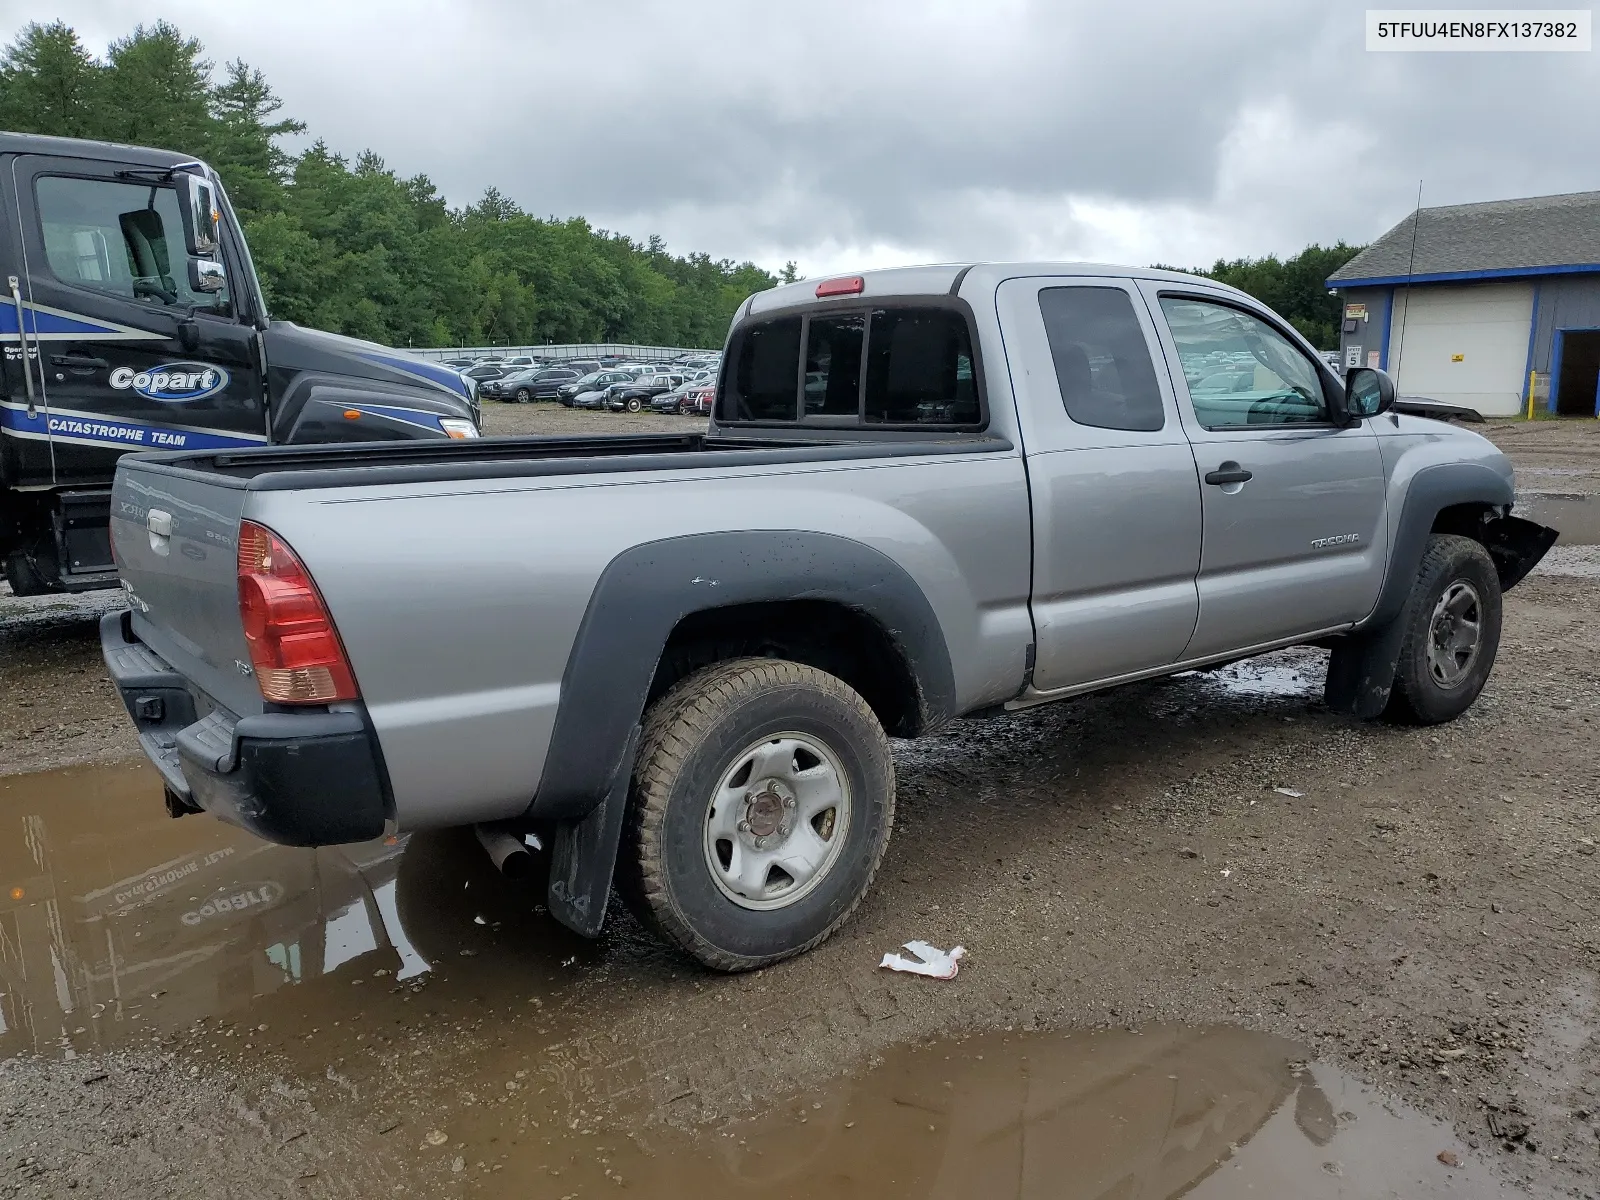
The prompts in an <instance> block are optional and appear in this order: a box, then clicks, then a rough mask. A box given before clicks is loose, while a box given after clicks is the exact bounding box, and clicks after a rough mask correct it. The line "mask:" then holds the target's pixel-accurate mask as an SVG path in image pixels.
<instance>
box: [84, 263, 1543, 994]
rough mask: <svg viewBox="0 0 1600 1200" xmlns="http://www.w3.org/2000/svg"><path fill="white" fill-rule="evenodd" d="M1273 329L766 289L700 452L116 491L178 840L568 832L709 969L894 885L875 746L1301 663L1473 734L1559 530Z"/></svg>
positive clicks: (920, 289)
mask: <svg viewBox="0 0 1600 1200" xmlns="http://www.w3.org/2000/svg"><path fill="white" fill-rule="evenodd" d="M1393 401H1394V392H1393V387H1392V385H1391V384H1390V382H1389V380H1388V379H1387V377H1386V376H1384V375H1383V374H1381V373H1380V372H1377V371H1370V370H1353V371H1351V373H1350V375H1349V378H1348V380H1347V381H1346V382H1345V383H1341V382H1340V380H1339V379H1338V378H1337V377H1336V376H1334V375H1333V374H1332V373H1330V371H1329V370H1328V368H1327V366H1326V364H1325V363H1323V361H1322V360H1321V359H1320V358H1319V356H1318V355H1317V354H1316V352H1315V351H1314V350H1313V348H1312V347H1311V346H1310V345H1309V344H1308V343H1306V342H1305V340H1304V339H1302V338H1301V337H1300V336H1299V335H1298V334H1296V333H1295V331H1294V330H1293V329H1292V328H1291V327H1290V326H1289V325H1288V324H1287V323H1286V322H1285V321H1283V320H1281V319H1280V318H1278V317H1277V316H1275V315H1274V314H1273V313H1272V312H1271V311H1269V310H1267V309H1265V308H1263V307H1262V306H1261V305H1260V304H1258V303H1256V302H1255V301H1253V300H1252V299H1251V298H1250V297H1248V296H1246V295H1244V294H1242V293H1240V292H1238V291H1235V290H1232V289H1230V288H1227V287H1223V286H1221V285H1219V284H1216V283H1212V282H1209V281H1207V280H1203V279H1197V278H1193V277H1190V276H1186V275H1180V274H1173V273H1166V272H1159V271H1135V270H1126V269H1120V268H1107V267H1095V266H1084V265H1081V264H1070V265H1063V264H1030V265H1016V264H1010V265H977V266H970V267H954V266H950V267H919V268H910V269H904V270H890V271H878V272H870V273H867V274H864V275H861V276H852V277H848V278H841V279H829V280H825V281H823V282H821V283H816V282H806V283H797V284H792V285H788V286H784V287H779V288H775V289H773V290H771V291H766V292H762V293H760V294H758V295H756V296H753V297H752V298H751V299H750V300H749V301H747V302H746V303H745V304H744V305H743V307H742V308H741V309H740V311H739V312H738V314H737V316H736V318H735V320H734V322H733V324H732V327H731V329H730V331H729V336H728V342H727V351H726V357H725V359H724V363H723V367H722V371H721V377H720V380H719V383H718V392H717V398H716V405H715V411H714V414H713V419H712V422H711V426H710V430H709V432H707V433H706V434H704V435H700V434H690V435H684V436H677V435H659V436H658V435H640V436H621V437H604V438H574V437H550V438H509V439H490V440H486V441H481V442H462V443H435V442H426V443H406V444H398V443H394V444H380V445H370V446H356V447H293V448H273V449H263V450H248V451H240V452H233V451H228V452H211V453H175V454H153V455H139V456H132V457H128V458H124V459H123V460H122V463H121V466H120V468H119V470H118V472H117V477H116V485H115V492H114V497H113V505H112V517H113V524H112V531H113V543H114V546H115V549H116V556H117V562H118V564H119V567H120V570H121V577H122V580H123V584H124V587H125V589H126V592H127V598H128V602H129V608H128V610H127V611H126V612H121V613H115V614H112V615H110V616H108V617H107V618H106V619H105V621H104V624H103V627H102V640H103V643H104V652H105V659H106V663H107V665H108V666H109V668H110V671H111V674H112V676H113V678H114V679H115V681H116V683H117V685H118V687H119V688H120V689H121V692H122V695H123V697H124V699H125V701H126V703H127V707H128V711H129V713H130V714H131V715H132V717H133V719H134V721H135V722H136V723H137V725H138V728H139V732H140V740H141V742H142V744H143V746H144V748H145V750H146V752H147V753H148V755H149V756H150V758H151V760H152V761H153V762H154V763H155V764H156V766H157V767H158V768H159V769H160V771H161V773H162V775H163V777H164V778H165V781H166V788H167V797H166V799H167V804H168V806H169V808H170V809H171V811H172V812H173V813H174V814H181V813H184V812H193V811H200V810H205V811H207V812H210V813H213V814H215V815H216V816H219V817H221V818H222V819H224V820H227V821H232V822H235V823H237V824H239V825H242V826H244V827H246V828H248V829H252V830H254V831H255V832H257V833H258V834H260V835H261V836H262V837H265V838H270V839H272V840H274V841H279V842H285V843H289V844H293V845H323V844H330V843H338V842H348V841H356V840H361V839H366V838H373V837H377V836H379V835H381V834H384V833H386V832H394V831H397V830H410V829H421V828H428V827H438V826H452V825H474V826H477V827H478V834H479V837H480V839H481V840H482V841H483V842H484V845H485V847H486V848H487V849H488V850H489V852H490V854H491V856H492V857H494V858H495V860H496V862H498V863H501V864H502V865H503V866H504V867H505V868H506V869H508V870H515V869H517V868H519V867H524V868H525V867H526V865H527V861H528V854H527V852H526V850H525V849H524V847H525V845H529V844H532V843H533V842H534V841H536V840H538V839H544V840H545V841H546V842H548V844H549V845H550V851H551V861H550V864H549V869H550V879H549V884H548V891H549V900H550V906H551V909H552V911H553V912H554V913H555V914H556V915H557V916H558V917H559V918H560V919H561V920H562V921H564V922H566V923H567V924H569V925H571V926H572V927H573V928H575V929H578V930H580V931H582V932H585V933H588V934H594V933H595V932H597V931H598V929H599V927H600V923H601V921H602V919H603V917H604V914H605V908H606V903H607V898H608V896H609V894H610V890H611V886H612V883H613V874H614V873H615V877H616V883H617V884H618V887H619V890H620V891H621V892H622V893H623V895H624V898H625V899H626V900H627V901H628V902H629V903H630V904H631V906H632V907H633V908H634V910H635V911H636V912H638V913H639V915H640V916H641V917H642V918H643V919H644V920H645V921H646V922H647V923H648V924H650V925H651V926H652V927H653V928H655V929H656V930H658V931H659V932H660V933H661V934H662V935H663V936H664V937H666V938H667V939H669V940H670V941H671V942H673V943H675V944H676V945H678V946H680V947H682V948H683V949H684V950H685V951H687V952H688V953H689V954H690V955H692V956H694V957H695V958H697V959H699V960H700V961H701V962H703V963H705V964H707V965H709V966H711V967H714V968H718V969H723V970H742V969H747V968H751V967H755V966H759V965H761V964H764V963H768V962H772V961H774V960H776V959H779V958H782V957H784V956H787V955H791V954H795V953H797V952H800V951H803V950H805V949H807V948H809V947H811V946H814V945H816V944H817V943H818V942H820V941H821V940H822V939H824V938H826V937H827V936H828V935H829V934H830V933H831V932H832V931H833V930H834V929H836V928H837V927H838V926H839V924H840V923H841V922H843V921H844V920H845V919H846V918H847V917H848V916H849V914H850V912H851V911H852V910H853V909H854V907H855V906H856V904H857V903H858V902H859V901H860V899H861V897H862V895H863V894H864V893H865V891H866V889H867V887H868V885H869V884H870V882H871V880H872V877H873V874H874V872H875V871H876V870H877V867H878V864H879V862H880V861H881V860H882V858H883V854H884V849H885V847H886V845H887V843H888V839H889V831H890V827H891V825H892V823H893V820H894V796H895V782H894V768H893V764H892V760H891V754H890V740H889V739H890V738H891V737H894V738H914V737H916V736H918V735H919V734H922V733H924V732H926V731H928V730H930V729H932V728H934V727H936V726H938V725H939V724H940V723H942V722H945V721H948V720H950V719H952V718H956V717H965V716H978V715H992V714H1001V713H1004V712H1006V711H1008V710H1016V709H1022V708H1027V707H1029V706H1032V705H1037V704H1044V703H1048V702H1050V701H1055V700H1066V699H1070V698H1071V697H1074V696H1080V695H1083V694H1084V693H1086V692H1091V691H1097V690H1099V689H1102V688H1108V687H1113V686H1115V685H1117V684H1122V683H1127V682H1130V681H1134V680H1141V679H1148V678H1150V677H1152V676H1157V675H1163V674H1168V673H1172V672H1176V671H1184V670H1188V669H1191V668H1195V667H1200V666H1204V665H1207V664H1215V663H1221V662H1226V661H1229V660H1232V659H1238V658H1241V657H1244V656H1248V655H1252V654H1258V653H1261V652H1263V651H1267V650H1271V649H1273V648H1276V647H1282V646H1289V645H1295V644H1302V643H1313V644H1317V645H1322V646H1326V647H1328V648H1330V649H1331V651H1332V657H1331V661H1330V665H1329V671H1328V682H1327V689H1326V698H1327V702H1328V704H1329V705H1330V706H1332V707H1333V708H1335V709H1336V710H1339V711H1343V712H1347V713H1349V714H1351V715H1353V716H1355V717H1359V718H1375V717H1379V716H1387V717H1390V718H1393V719H1398V720H1404V721H1411V722H1421V723H1429V722H1439V721H1447V720H1450V719H1451V718H1453V717H1455V716H1457V715H1458V714H1460V713H1461V712H1462V711H1463V710H1465V709H1466V708H1467V707H1468V706H1469V705H1471V704H1472V702H1473V700H1474V699H1476V697H1477V695H1478V693H1479V691H1480V690H1481V689H1482V688H1483V686H1484V682H1485V680H1486V679H1487V678H1488V675H1489V671H1490V669H1491V667H1492V666H1493V663H1494V658H1495V652H1496V649H1497V647H1498V643H1499V636H1500V619H1501V593H1502V592H1503V591H1504V590H1505V589H1506V588H1509V587H1511V586H1513V585H1515V584H1516V583H1517V582H1518V581H1519V580H1521V579H1522V578H1523V576H1524V575H1525V574H1526V573H1527V572H1528V571H1529V570H1530V569H1531V568H1532V567H1533V565H1534V564H1535V563H1537V562H1538V560H1539V558H1540V557H1541V556H1542V555H1543V554H1544V552H1545V551H1546V550H1547V549H1548V548H1549V546H1550V544H1551V543H1552V542H1553V541H1554V540H1555V536H1556V534H1555V531H1553V530H1550V529H1546V528H1544V527H1542V526H1539V525H1535V524H1533V523H1532V522H1529V521H1526V520H1523V519H1521V518H1518V517H1514V516H1512V515H1511V506H1512V472H1511V467H1510V464H1509V463H1508V462H1507V460H1506V459H1505V457H1504V456H1503V455H1502V454H1501V453H1500V452H1499V451H1498V450H1496V449H1495V447H1494V446H1493V445H1491V444H1490V443H1489V442H1487V441H1485V440H1484V439H1483V438H1481V437H1478V436H1476V435H1475V434H1472V433H1469V432H1466V431H1464V430H1461V429H1459V428H1456V427H1454V426H1451V425H1448V424H1445V423H1442V422H1438V421H1429V420H1424V419H1420V418H1416V417H1409V416H1404V415H1400V414H1397V413H1395V412H1394V411H1392V405H1393Z"/></svg>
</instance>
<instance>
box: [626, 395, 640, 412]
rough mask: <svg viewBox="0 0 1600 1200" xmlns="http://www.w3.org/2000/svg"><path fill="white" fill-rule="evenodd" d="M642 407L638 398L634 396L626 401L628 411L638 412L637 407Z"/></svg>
mask: <svg viewBox="0 0 1600 1200" xmlns="http://www.w3.org/2000/svg"><path fill="white" fill-rule="evenodd" d="M642 407H643V406H642V405H641V404H640V403H639V401H638V399H636V398H635V399H632V400H629V401H628V411H629V412H638V411H639V409H640V408H642Z"/></svg>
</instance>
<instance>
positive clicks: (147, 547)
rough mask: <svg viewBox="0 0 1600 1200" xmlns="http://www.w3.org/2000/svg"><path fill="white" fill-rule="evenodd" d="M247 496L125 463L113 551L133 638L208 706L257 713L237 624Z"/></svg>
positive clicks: (178, 472) (117, 492)
mask: <svg viewBox="0 0 1600 1200" xmlns="http://www.w3.org/2000/svg"><path fill="white" fill-rule="evenodd" d="M247 495H248V493H247V492H246V491H245V490H244V488H243V486H242V485H241V484H240V483H239V482H238V481H235V480H231V479H228V478H226V477H222V476H208V475H203V474H201V473H199V472H195V471H185V470H182V469H174V468H172V467H168V466H165V465H164V464H156V463H141V462H139V461H138V460H137V459H136V458H134V457H126V458H123V459H122V461H121V462H120V463H119V464H118V466H117V476H116V482H115V484H114V485H113V487H112V494H111V545H112V548H113V550H114V552H115V554H116V557H117V563H118V568H119V571H120V574H121V576H122V586H123V588H124V590H125V591H126V592H127V595H128V603H129V607H130V608H131V610H132V614H133V615H132V622H133V632H134V634H135V635H136V636H137V637H138V638H139V640H140V641H142V642H144V643H145V644H146V645H148V646H149V647H150V648H151V649H152V650H154V651H155V652H156V653H157V654H159V655H160V656H161V657H162V658H164V659H166V661H167V662H168V663H170V664H171V665H172V667H174V668H175V669H176V670H177V671H178V672H179V673H180V674H182V675H183V676H185V677H186V678H188V679H189V680H191V681H192V682H193V683H194V684H196V685H197V686H198V687H200V688H201V689H202V690H203V691H204V692H205V693H206V695H207V696H208V697H210V699H211V700H212V701H214V702H215V703H216V704H218V705H221V706H222V707H223V708H226V709H228V710H229V711H230V712H232V713H234V714H235V715H236V716H248V715H250V714H253V713H259V712H261V711H262V707H263V706H262V701H261V692H260V690H259V689H258V688H257V687H256V682H255V678H254V676H253V675H252V673H251V672H250V669H249V664H250V652H249V649H248V647H247V646H246V645H245V639H244V625H243V623H242V622H241V620H240V617H239V584H238V563H237V553H238V551H237V544H238V532H239V520H240V516H241V514H242V513H243V510H244V503H245V497H246V496H247Z"/></svg>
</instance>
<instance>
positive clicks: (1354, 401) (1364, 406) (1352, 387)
mask: <svg viewBox="0 0 1600 1200" xmlns="http://www.w3.org/2000/svg"><path fill="white" fill-rule="evenodd" d="M1344 396H1345V401H1344V406H1345V411H1346V412H1347V413H1348V414H1349V415H1350V419H1351V420H1353V421H1359V420H1360V419H1361V418H1362V417H1375V416H1377V415H1378V414H1379V413H1385V412H1388V411H1389V410H1390V409H1391V408H1393V407H1394V380H1392V379H1390V378H1389V375H1388V372H1386V371H1380V370H1378V368H1376V367H1352V368H1351V369H1350V373H1349V374H1348V375H1346V376H1345V377H1344Z"/></svg>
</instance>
